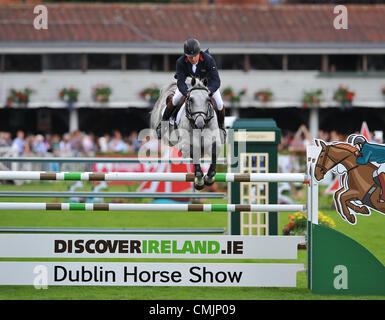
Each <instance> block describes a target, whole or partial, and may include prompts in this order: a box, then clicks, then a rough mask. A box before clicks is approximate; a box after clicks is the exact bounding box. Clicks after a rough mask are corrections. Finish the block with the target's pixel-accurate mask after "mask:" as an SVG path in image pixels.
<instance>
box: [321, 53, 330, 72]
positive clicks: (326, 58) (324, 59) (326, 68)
mask: <svg viewBox="0 0 385 320" xmlns="http://www.w3.org/2000/svg"><path fill="white" fill-rule="evenodd" d="M328 71H329V56H328V55H327V54H323V55H322V72H328Z"/></svg>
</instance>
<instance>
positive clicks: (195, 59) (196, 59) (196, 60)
mask: <svg viewBox="0 0 385 320" xmlns="http://www.w3.org/2000/svg"><path fill="white" fill-rule="evenodd" d="M187 59H188V61H190V63H191V64H196V63H197V62H198V60H199V53H198V54H197V55H196V56H195V57H187Z"/></svg>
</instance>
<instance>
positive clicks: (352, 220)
mask: <svg viewBox="0 0 385 320" xmlns="http://www.w3.org/2000/svg"><path fill="white" fill-rule="evenodd" d="M346 219H347V220H348V221H349V223H351V224H355V223H356V217H355V216H354V214H349V215H347V216H346Z"/></svg>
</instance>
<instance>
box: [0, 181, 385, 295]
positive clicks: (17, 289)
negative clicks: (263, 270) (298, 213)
mask: <svg viewBox="0 0 385 320" xmlns="http://www.w3.org/2000/svg"><path fill="white" fill-rule="evenodd" d="M72 183H73V182H54V183H51V182H41V183H31V184H25V185H23V186H14V185H0V190H3V191H4V190H7V191H12V190H14V191H16V190H18V191H37V190H39V191H66V190H67V188H68V186H70V185H71V184H72ZM91 187H92V185H91V184H90V183H89V184H88V185H85V188H84V191H89V190H90V189H91ZM108 191H111V192H112V191H117V192H118V191H119V192H122V191H132V187H127V186H122V185H114V186H111V187H110V188H109V190H108ZM320 195H322V190H321V191H320ZM1 201H15V202H48V201H51V202H61V199H48V198H41V199H36V198H35V199H33V198H2V200H1ZM108 201H111V200H108ZM127 201H130V202H139V201H146V200H127ZM224 201H225V200H208V201H207V202H210V203H223V202H224ZM303 201H304V200H303ZM332 203H333V201H332V199H331V197H330V196H328V197H323V196H321V197H320V211H322V212H323V213H324V214H327V215H329V216H330V217H332V218H333V220H334V221H335V222H336V229H337V230H339V231H341V232H343V233H345V234H346V235H348V236H349V237H351V238H353V239H354V240H356V241H358V242H360V243H361V244H362V245H364V246H365V247H366V248H367V249H368V250H369V251H371V252H372V253H373V254H374V255H375V256H376V257H377V258H378V259H379V260H380V261H381V262H382V263H383V264H385V246H384V243H385V234H384V232H383V230H384V228H383V227H381V226H384V222H385V217H384V215H381V214H379V213H377V212H373V213H372V215H371V216H370V217H365V216H358V222H357V224H356V225H355V226H351V225H349V224H348V223H346V222H345V221H343V220H342V219H341V218H340V217H339V215H338V213H337V212H336V211H335V210H334V209H331V208H330V205H331V204H332ZM287 215H288V213H280V215H279V226H280V230H282V228H283V226H285V225H286V224H287V223H288V222H289V219H288V217H287ZM0 226H2V227H89V228H93V227H94V228H98V227H100V228H110V227H111V228H119V227H125V228H186V227H191V228H199V227H201V228H227V213H221V212H213V213H209V212H207V213H200V212H164V213H163V212H130V213H124V212H84V211H79V212H76V211H75V212H74V211H71V212H65V211H57V212H56V211H45V212H39V211H9V212H1V213H0ZM0 260H2V261H3V260H11V259H0ZM12 260H13V261H20V260H29V261H57V260H55V259H12ZM61 260H66V261H79V260H76V259H61ZM82 261H120V262H122V261H131V262H132V261H136V262H140V261H141V262H143V261H144V262H154V261H158V262H205V263H216V262H240V261H239V260H234V261H231V260H225V261H224V260H195V259H194V260H192V259H189V260H183V261H182V260H177V259H157V260H154V259H151V260H150V259H108V260H106V259H104V260H103V259H83V260H82ZM242 262H245V263H250V262H296V263H304V264H305V265H306V251H305V250H299V251H298V259H297V260H294V261H293V260H288V261H271V260H243V261H242ZM0 299H2V300H6V299H11V300H22V299H29V300H35V299H36V300H40V299H50V300H51V299H61V300H67V299H76V300H82V299H103V300H108V299H114V300H119V299H129V300H135V299H139V300H206V299H209V300H234V299H236V300H259V299H264V300H270V299H272V300H286V299H289V300H314V299H315V300H337V299H344V300H346V299H362V300H365V299H379V300H382V299H385V297H384V296H381V297H380V296H360V297H358V296H339V295H316V294H313V293H312V292H311V291H310V290H309V289H307V282H306V274H305V273H298V275H297V287H296V288H245V287H241V288H232V287H225V288H221V287H97V286H90V287H89V286H82V287H81V286H80V287H77V286H71V287H69V286H67V287H66V286H50V287H49V288H48V289H47V290H37V289H35V288H34V287H33V286H0Z"/></svg>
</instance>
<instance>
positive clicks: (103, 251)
mask: <svg viewBox="0 0 385 320" xmlns="http://www.w3.org/2000/svg"><path fill="white" fill-rule="evenodd" d="M303 242H305V238H304V237H302V236H210V235H208V236H207V235H205V236H202V235H196V236H191V235H97V234H94V235H91V234H87V235H80V234H79V235H78V234H0V258H189V259H191V258H197V259H207V258H212V259H297V246H298V244H299V243H303Z"/></svg>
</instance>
